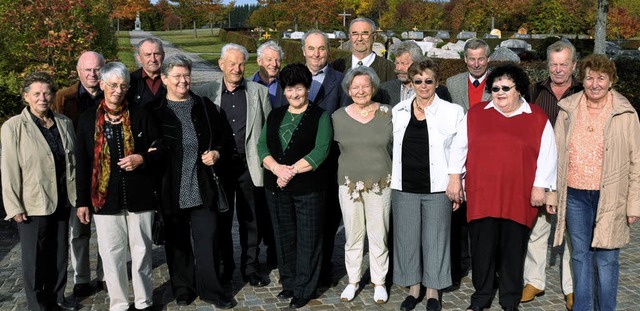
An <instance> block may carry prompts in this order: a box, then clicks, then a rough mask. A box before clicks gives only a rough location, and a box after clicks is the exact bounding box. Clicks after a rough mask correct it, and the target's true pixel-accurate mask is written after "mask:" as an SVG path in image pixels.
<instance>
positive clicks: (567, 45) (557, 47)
mask: <svg viewBox="0 0 640 311" xmlns="http://www.w3.org/2000/svg"><path fill="white" fill-rule="evenodd" d="M564 49H567V50H569V52H570V53H571V60H572V61H573V62H574V63H576V62H578V55H576V47H574V46H573V44H571V42H569V41H564V40H558V41H556V42H554V43H553V44H551V45H550V46H548V47H547V63H548V62H549V55H550V54H551V53H552V52H562V50H564Z"/></svg>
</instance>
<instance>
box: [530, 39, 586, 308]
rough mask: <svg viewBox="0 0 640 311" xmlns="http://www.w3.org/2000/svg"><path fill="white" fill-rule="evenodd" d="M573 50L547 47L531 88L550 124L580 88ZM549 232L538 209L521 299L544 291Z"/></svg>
mask: <svg viewBox="0 0 640 311" xmlns="http://www.w3.org/2000/svg"><path fill="white" fill-rule="evenodd" d="M576 63H577V57H576V49H575V47H573V45H572V44H571V43H569V42H565V41H562V40H560V41H556V42H555V43H553V44H551V45H549V47H548V48H547V64H548V69H549V77H548V78H547V79H546V80H544V81H542V82H539V83H536V84H535V85H534V86H533V87H532V89H531V103H532V104H536V105H538V106H540V107H542V110H544V112H546V113H547V116H548V117H549V122H551V125H552V126H553V125H555V123H556V118H557V117H558V112H560V107H559V106H558V102H559V101H560V100H561V99H563V98H565V97H568V96H570V95H572V94H575V93H577V92H580V91H582V84H581V83H580V82H579V81H578V80H577V79H576V78H575V77H574V76H573V73H574V71H575V69H576ZM550 233H551V216H550V215H549V214H547V212H546V211H545V210H544V209H543V208H541V209H540V211H539V212H538V218H537V219H536V222H535V225H534V226H533V229H532V231H531V236H529V244H528V246H527V257H526V258H525V261H524V284H525V287H524V289H523V291H522V299H521V300H520V301H521V302H529V301H532V300H533V299H535V298H536V297H537V296H540V295H542V294H543V293H544V289H545V283H546V272H545V270H546V266H547V248H548V246H549V234H550ZM568 242H569V239H566V242H565V247H564V252H563V255H562V279H561V281H562V292H563V293H564V296H565V306H566V307H567V310H571V309H572V308H573V279H572V274H571V264H570V263H569V260H570V259H571V256H570V253H569V252H570V250H569V245H568Z"/></svg>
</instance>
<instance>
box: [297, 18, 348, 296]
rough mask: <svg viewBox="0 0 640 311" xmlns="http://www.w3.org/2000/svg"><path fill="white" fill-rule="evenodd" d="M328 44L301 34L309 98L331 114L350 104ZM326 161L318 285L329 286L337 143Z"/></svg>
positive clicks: (318, 35) (317, 35)
mask: <svg viewBox="0 0 640 311" xmlns="http://www.w3.org/2000/svg"><path fill="white" fill-rule="evenodd" d="M329 47H330V45H329V38H328V37H327V35H326V34H325V33H324V32H322V31H320V30H309V31H308V32H307V33H305V34H304V36H302V55H304V58H305V61H306V66H307V68H309V71H311V74H312V75H313V81H311V88H309V100H310V101H311V102H313V103H314V104H316V105H318V106H319V107H320V108H322V109H324V110H325V111H327V112H328V113H329V114H331V113H333V112H334V111H336V110H337V109H338V108H340V107H344V106H347V105H348V104H349V103H351V98H350V97H349V96H347V95H346V94H345V93H344V91H343V90H342V87H340V83H341V82H342V78H343V77H344V75H343V74H342V73H341V72H339V71H336V70H334V69H333V68H331V67H329V66H328V65H327V60H328V58H329ZM325 163H326V165H327V167H330V168H331V169H332V170H333V174H330V180H328V181H327V183H328V184H330V185H332V187H329V188H327V199H326V205H325V210H326V212H325V215H326V216H325V226H324V233H323V240H322V253H323V254H324V255H323V256H322V267H321V272H320V285H321V286H330V285H332V283H333V275H332V270H333V267H332V262H331V259H332V254H333V248H334V244H335V237H336V233H337V231H338V227H339V226H340V220H341V219H342V211H341V210H340V203H339V201H338V183H337V177H336V174H337V169H338V146H337V145H333V146H332V147H331V151H330V152H329V156H328V157H327V159H326V160H325Z"/></svg>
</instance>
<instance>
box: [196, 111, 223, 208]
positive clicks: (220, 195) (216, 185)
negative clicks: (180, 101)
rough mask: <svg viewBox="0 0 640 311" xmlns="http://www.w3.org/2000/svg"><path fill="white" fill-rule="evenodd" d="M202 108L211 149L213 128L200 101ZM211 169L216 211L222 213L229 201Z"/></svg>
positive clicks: (211, 167)
mask: <svg viewBox="0 0 640 311" xmlns="http://www.w3.org/2000/svg"><path fill="white" fill-rule="evenodd" d="M202 108H203V109H204V115H205V117H206V118H207V126H208V127H209V150H211V140H212V139H213V130H212V129H211V120H210V119H209V113H208V112H207V107H206V106H205V103H204V102H202ZM209 169H211V176H213V183H214V188H215V189H214V190H215V191H216V192H217V198H218V212H221V213H224V212H226V211H228V210H229V201H228V200H227V195H226V193H225V192H224V189H223V188H222V183H221V182H220V179H219V178H218V175H217V174H216V170H215V169H214V168H213V166H209Z"/></svg>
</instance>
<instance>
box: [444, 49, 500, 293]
mask: <svg viewBox="0 0 640 311" xmlns="http://www.w3.org/2000/svg"><path fill="white" fill-rule="evenodd" d="M489 55H491V49H490V48H489V45H488V44H487V43H486V42H485V41H484V40H481V39H475V38H474V39H469V40H468V41H467V43H465V45H464V61H465V63H467V71H466V72H463V73H460V74H457V75H455V76H453V77H450V78H449V79H447V87H448V88H449V93H450V94H451V99H452V102H453V103H455V104H458V105H460V106H462V107H463V108H464V109H465V111H467V110H469V108H470V107H472V106H473V105H475V104H478V103H480V102H483V101H488V100H491V93H489V92H488V91H487V89H486V88H485V84H486V81H487V72H488V63H489ZM470 269H471V253H470V250H469V227H468V226H467V205H466V204H462V206H460V208H458V210H457V211H456V212H454V213H453V214H452V215H451V279H452V281H453V285H452V286H451V287H450V288H448V289H447V291H449V290H455V289H458V288H459V287H460V280H461V279H462V278H463V277H464V276H466V275H467V274H468V273H469V270H470Z"/></svg>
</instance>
